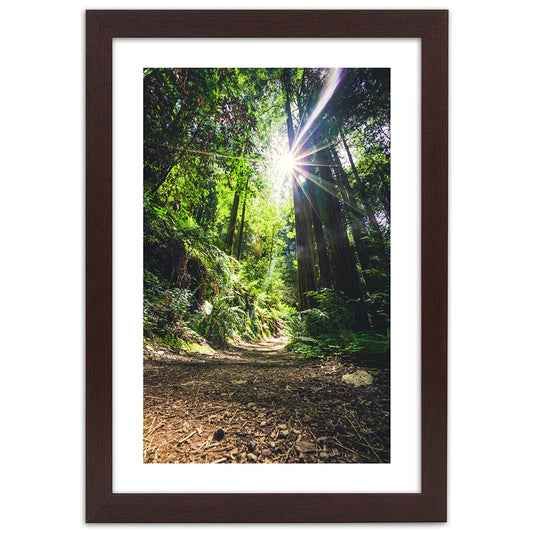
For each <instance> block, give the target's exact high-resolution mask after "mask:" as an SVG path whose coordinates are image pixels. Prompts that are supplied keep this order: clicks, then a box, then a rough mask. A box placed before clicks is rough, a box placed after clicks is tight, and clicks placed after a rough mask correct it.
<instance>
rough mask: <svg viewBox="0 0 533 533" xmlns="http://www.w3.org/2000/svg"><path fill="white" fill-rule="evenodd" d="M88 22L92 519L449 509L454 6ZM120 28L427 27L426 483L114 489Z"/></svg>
mask: <svg viewBox="0 0 533 533" xmlns="http://www.w3.org/2000/svg"><path fill="white" fill-rule="evenodd" d="M86 31H87V34H86V54H87V56H86V61H87V62H86V76H87V79H86V83H87V95H86V96H87V101H86V106H87V107H86V113H87V117H86V120H87V122H86V128H87V139H86V174H87V175H86V194H87V197H86V198H87V200H86V202H87V204H86V209H87V211H86V224H87V227H86V253H87V258H86V269H87V270H86V276H87V278H86V313H87V314H86V520H87V522H202V523H206V522H235V523H236V522H274V523H280V522H309V523H310V522H322V523H325V522H441V521H446V490H447V488H446V487H447V485H446V483H447V475H446V468H447V467H446V465H447V462H446V461H447V453H446V450H447V429H446V428H447V239H448V212H447V210H448V207H447V203H448V191H447V174H448V12H447V11H442V10H434V11H432V10H429V11H418V10H405V11H389V10H380V11H344V10H343V11H328V10H323V11H322V10H321V11H305V10H302V11H292V10H272V11H263V10H257V11H233V10H232V11H229V10H224V11H217V10H215V11H205V10H188V11H185V10H183V11H182V10H177V11H122V10H117V11H114V10H109V11H87V13H86ZM120 37H263V38H265V37H314V38H317V37H320V38H333V37H335V38H338V37H345V38H372V37H375V38H377V37H379V38H387V37H389V38H401V37H404V38H420V39H421V43H422V87H421V94H422V115H421V116H422V124H421V131H422V167H421V168H422V189H421V190H422V193H421V205H422V212H421V217H422V218H421V221H422V224H421V226H422V241H421V242H422V265H421V269H422V279H421V284H422V285H421V287H422V301H421V310H422V313H421V314H422V318H421V332H422V333H421V335H422V338H421V354H422V361H421V363H422V364H421V369H422V375H421V383H422V391H421V394H422V396H421V400H422V402H421V404H422V413H421V420H422V428H421V439H422V440H421V450H422V457H421V468H422V480H421V487H422V491H421V493H396V494H381V493H376V494H359V493H354V494H346V493H337V494H331V493H328V494H316V493H313V494H295V493H288V494H287V493H284V494H270V493H268V494H256V493H247V494H220V493H217V494H137V493H135V494H122V493H118V494H117V493H113V491H112V328H113V324H112V320H111V319H112V240H111V235H112V203H111V199H112V183H111V182H112V179H111V177H112V168H111V161H112V138H111V127H112V123H111V110H112V92H111V80H112V39H113V38H120Z"/></svg>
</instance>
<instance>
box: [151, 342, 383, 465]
mask: <svg viewBox="0 0 533 533" xmlns="http://www.w3.org/2000/svg"><path fill="white" fill-rule="evenodd" d="M285 342H286V339H282V338H278V339H268V340H264V341H261V342H256V343H242V344H240V345H239V346H236V347H231V348H229V349H226V350H221V351H219V352H216V353H214V354H191V355H186V356H185V355H178V354H172V353H170V352H168V351H166V350H160V351H159V353H158V352H154V351H146V352H145V358H144V431H143V440H144V442H143V450H144V462H145V463H388V462H389V461H390V416H389V413H390V373H389V371H388V370H383V369H381V370H377V369H375V370H373V369H365V370H366V372H368V373H369V374H370V375H371V376H372V383H371V384H369V385H363V386H359V387H354V386H353V385H351V384H348V383H345V382H344V381H343V380H342V377H343V376H344V375H346V374H348V373H354V372H357V371H358V370H359V371H361V368H360V367H358V366H357V365H356V364H355V363H353V362H347V361H346V360H344V359H343V360H338V359H337V360H333V359H331V360H329V361H324V360H316V359H315V360H313V359H303V358H302V357H301V356H299V355H296V354H293V353H290V352H288V351H287V350H286V349H285Z"/></svg>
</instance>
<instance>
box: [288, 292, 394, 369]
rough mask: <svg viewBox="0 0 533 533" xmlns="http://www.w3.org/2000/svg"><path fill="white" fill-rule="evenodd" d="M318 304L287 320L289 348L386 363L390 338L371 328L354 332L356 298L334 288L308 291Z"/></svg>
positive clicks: (297, 350)
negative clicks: (371, 330)
mask: <svg viewBox="0 0 533 533" xmlns="http://www.w3.org/2000/svg"><path fill="white" fill-rule="evenodd" d="M309 294H310V295H311V296H313V298H314V300H315V301H316V302H317V307H315V308H312V309H307V310H305V311H300V312H296V313H293V314H292V315H291V316H290V317H289V319H288V321H287V324H288V328H289V331H290V333H291V340H290V342H289V344H288V347H289V349H290V350H292V351H293V352H296V353H300V354H302V355H304V356H306V357H321V358H330V357H334V356H335V357H353V358H355V359H357V360H364V359H366V358H368V357H371V358H373V359H375V358H376V357H377V358H378V359H381V360H383V362H386V360H387V358H388V354H389V346H390V338H389V336H388V335H383V334H379V333H375V332H368V331H355V330H354V329H353V327H354V312H353V309H354V308H353V305H352V304H353V303H354V302H353V300H350V299H347V298H345V297H344V296H343V295H342V294H339V293H336V292H335V291H333V290H331V289H322V290H321V291H316V292H315V291H312V292H310V293H309Z"/></svg>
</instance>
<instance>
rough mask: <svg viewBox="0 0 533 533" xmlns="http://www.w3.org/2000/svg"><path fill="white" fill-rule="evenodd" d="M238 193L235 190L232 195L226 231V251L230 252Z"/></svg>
mask: <svg viewBox="0 0 533 533" xmlns="http://www.w3.org/2000/svg"><path fill="white" fill-rule="evenodd" d="M239 200H240V198H239V194H238V193H237V192H236V191H235V195H234V196H233V205H232V206H231V214H230V217H229V223H228V232H227V233H226V251H227V252H228V253H229V254H231V250H232V249H233V239H234V237H235V226H236V225H237V213H238V211H239Z"/></svg>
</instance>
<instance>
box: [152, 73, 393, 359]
mask: <svg viewBox="0 0 533 533" xmlns="http://www.w3.org/2000/svg"><path fill="white" fill-rule="evenodd" d="M143 81H144V111H143V112H144V201H143V204H144V335H145V339H146V340H147V341H154V340H155V341H157V342H161V343H165V344H166V345H167V346H171V347H175V348H176V349H186V348H187V347H188V346H191V345H196V346H203V345H207V344H210V345H212V346H224V345H226V344H228V343H230V342H233V341H235V340H237V339H242V338H249V339H253V338H259V337H267V336H271V335H278V334H281V333H282V332H288V333H289V334H290V336H291V340H290V344H289V346H290V348H291V349H292V350H294V351H296V352H299V353H302V354H304V355H307V356H317V357H329V356H331V355H339V356H350V357H352V356H353V357H371V356H373V355H375V354H386V353H388V346H389V342H388V341H389V336H388V331H389V320H390V318H389V317H390V311H389V307H390V306H389V294H390V267H389V265H390V223H391V215H390V154H391V150H390V137H391V136H390V72H389V70H388V69H370V68H364V69H325V68H292V69H266V68H257V69H251V68H211V69H206V68H202V69H194V68H187V69H185V68H147V69H145V71H144V80H143Z"/></svg>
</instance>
